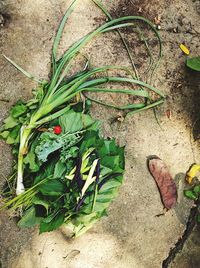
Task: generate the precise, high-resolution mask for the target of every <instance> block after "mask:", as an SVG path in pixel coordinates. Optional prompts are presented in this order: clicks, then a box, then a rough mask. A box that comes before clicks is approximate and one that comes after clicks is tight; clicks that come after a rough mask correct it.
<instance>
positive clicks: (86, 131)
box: [0, 0, 164, 236]
mask: <svg viewBox="0 0 200 268" xmlns="http://www.w3.org/2000/svg"><path fill="white" fill-rule="evenodd" d="M93 2H94V3H95V4H96V5H97V6H98V7H100V8H101V10H102V11H103V12H104V13H105V14H106V15H107V16H108V18H109V19H110V21H109V22H107V23H105V24H103V25H102V26H100V27H99V28H97V29H96V30H94V31H93V32H91V33H89V34H87V35H86V36H85V37H83V38H81V39H80V40H78V41H77V42H75V44H73V45H72V46H71V47H70V48H69V49H68V50H67V51H66V52H64V54H63V55H62V57H60V58H59V59H57V49H58V45H59V42H60V39H61V36H62V32H63V29H64V26H65V23H66V21H67V19H68V17H69V15H70V14H71V12H72V11H73V8H74V6H75V4H76V3H77V0H74V1H73V2H72V4H71V6H70V7H69V9H68V10H67V12H66V13H65V15H64V17H63V19H62V21H61V23H60V26H59V29H58V32H57V34H56V37H55V40H54V44H53V51H52V69H51V78H50V79H49V81H40V80H38V79H36V78H34V77H33V76H32V75H30V74H29V73H27V72H26V71H24V70H23V69H22V68H21V67H19V66H18V65H17V64H16V63H14V62H13V61H12V60H10V59H9V58H7V57H6V58H7V59H8V60H9V62H10V63H12V64H13V65H14V66H15V67H16V68H17V69H18V70H20V71H22V72H23V73H24V74H25V75H26V76H28V77H29V78H31V79H33V80H35V81H36V82H38V84H39V85H38V87H37V89H36V90H34V91H33V94H34V98H33V99H31V100H30V101H27V102H23V101H18V102H17V103H16V105H15V106H13V107H12V108H11V110H10V113H9V116H8V118H7V119H5V121H4V125H3V127H2V129H1V134H0V135H1V137H2V138H3V139H5V141H6V143H7V144H11V145H12V148H13V150H12V152H13V156H14V158H15V159H16V160H17V161H16V162H17V164H16V166H15V167H14V169H15V171H16V172H14V174H13V175H12V177H11V178H10V180H9V181H8V185H7V189H6V190H5V191H4V194H3V195H4V200H5V205H3V207H2V208H5V207H8V208H10V209H12V210H18V211H20V213H21V214H22V215H21V220H20V221H19V226H21V227H31V226H34V225H39V226H40V233H42V232H45V231H52V230H55V229H57V228H58V227H60V226H61V225H62V224H67V225H68V226H71V227H72V228H73V232H74V235H75V236H78V235H80V234H82V233H83V232H85V231H86V230H87V229H89V228H90V227H91V226H92V225H93V224H94V223H95V222H96V221H97V220H98V219H99V218H101V217H102V216H104V215H106V209H107V208H108V206H109V204H110V202H111V201H112V200H113V199H114V198H115V197H116V195H117V192H118V189H119V187H120V185H121V184H122V179H123V172H124V149H123V148H120V147H119V146H117V145H116V143H115V141H114V140H108V139H104V138H102V136H101V133H99V123H98V122H97V121H95V120H93V119H92V118H91V116H90V115H89V108H90V103H91V100H92V101H95V102H97V103H100V104H103V105H106V106H108V107H112V108H117V109H120V110H127V111H128V112H132V113H135V112H138V111H142V110H146V109H148V108H152V107H155V106H157V105H159V104H161V103H162V102H163V99H164V95H163V94H162V93H161V92H160V91H159V90H157V89H156V88H154V87H153V86H151V85H149V84H147V83H145V82H143V81H140V80H139V79H138V75H137V72H136V69H135V65H134V63H133V61H132V58H131V57H130V59H131V61H132V65H133V68H134V72H135V74H132V72H131V71H129V70H128V69H127V68H125V67H118V66H105V67H101V68H93V69H91V68H88V64H87V63H86V68H84V69H83V71H81V72H78V73H76V74H75V75H73V76H69V73H70V70H71V66H72V62H73V60H74V59H75V58H76V56H78V54H79V52H80V50H81V48H83V47H84V46H85V45H86V44H87V43H88V42H89V41H91V39H93V38H94V37H96V36H98V35H99V34H101V33H105V32H109V31H116V30H117V31H118V29H119V28H123V27H128V26H133V25H134V24H133V22H137V21H142V22H144V23H146V24H147V25H148V27H149V28H150V29H151V30H152V31H153V32H154V33H155V37H156V38H157V40H158V44H159V46H160V51H159V55H158V59H159V58H160V56H161V42H160V38H159V35H158V33H157V32H156V30H155V28H154V25H153V24H152V23H151V22H149V21H148V20H146V19H145V18H143V17H139V16H129V17H122V18H118V19H112V18H111V16H110V14H109V13H108V12H107V11H106V9H105V8H104V7H103V6H102V4H101V3H100V2H99V1H97V0H93ZM119 34H120V36H121V38H122V41H123V43H124V45H125V47H126V49H127V52H128V55H129V56H130V51H129V49H128V47H127V45H126V42H125V40H124V39H123V37H122V35H121V33H120V32H119ZM145 44H146V46H147V43H146V41H145ZM147 48H148V49H149V47H148V46H147ZM150 64H151V67H152V62H151V63H150ZM153 69H155V66H154V68H152V70H153ZM110 70H118V71H120V70H122V71H125V72H126V73H127V74H129V76H128V77H126V76H124V77H122V75H118V76H111V75H109V71H110ZM130 74H131V75H130ZM97 75H98V76H97ZM110 83H126V84H127V83H128V84H131V85H137V86H140V88H139V89H133V88H132V89H129V88H127V89H125V88H121V89H113V88H112V89H111V88H110V87H109V84H110ZM85 92H102V93H106V92H109V93H119V94H126V95H130V96H136V97H138V99H139V102H138V101H137V103H131V104H127V105H123V106H115V105H112V104H106V103H103V102H101V101H97V100H94V99H92V98H91V97H88V96H85V97H86V98H87V99H88V100H86V101H84V102H83V103H82V102H77V101H76V99H75V97H76V96H77V95H78V96H80V95H82V94H83V93H85ZM151 92H153V95H154V96H153V98H152V97H151V94H150V93H151ZM155 96H156V98H155ZM15 185H16V189H15ZM15 194H16V196H15Z"/></svg>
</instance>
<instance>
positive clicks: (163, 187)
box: [148, 156, 177, 209]
mask: <svg viewBox="0 0 200 268" xmlns="http://www.w3.org/2000/svg"><path fill="white" fill-rule="evenodd" d="M148 168H149V171H150V173H151V175H152V176H153V178H154V180H155V182H156V184H157V186H158V189H159V192H160V196H161V200H162V203H163V205H164V207H165V208H166V209H171V208H172V207H174V206H175V204H176V201H177V188H176V184H175V182H174V180H173V178H172V176H171V174H170V173H169V170H168V168H167V166H166V164H165V163H164V162H163V161H162V160H161V159H160V158H159V157H157V156H152V157H149V158H148Z"/></svg>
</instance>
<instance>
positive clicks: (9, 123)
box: [3, 115, 18, 129]
mask: <svg viewBox="0 0 200 268" xmlns="http://www.w3.org/2000/svg"><path fill="white" fill-rule="evenodd" d="M17 125H18V122H17V120H16V119H14V118H13V117H12V116H11V115H10V116H8V117H7V118H6V119H5V120H4V125H3V128H4V129H10V128H13V127H15V126H17Z"/></svg>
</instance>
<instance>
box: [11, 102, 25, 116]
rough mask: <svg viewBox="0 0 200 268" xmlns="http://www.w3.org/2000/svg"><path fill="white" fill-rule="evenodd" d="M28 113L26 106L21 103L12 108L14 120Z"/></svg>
mask: <svg viewBox="0 0 200 268" xmlns="http://www.w3.org/2000/svg"><path fill="white" fill-rule="evenodd" d="M26 111H27V107H26V105H24V104H23V103H22V102H21V101H19V102H17V103H16V105H15V106H13V107H12V108H11V115H12V117H13V118H18V117H19V116H20V115H22V114H24V113H25V112H26Z"/></svg>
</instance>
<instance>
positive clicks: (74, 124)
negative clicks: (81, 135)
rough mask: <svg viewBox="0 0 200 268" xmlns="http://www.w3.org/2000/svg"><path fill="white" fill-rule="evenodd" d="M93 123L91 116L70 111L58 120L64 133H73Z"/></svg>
mask: <svg viewBox="0 0 200 268" xmlns="http://www.w3.org/2000/svg"><path fill="white" fill-rule="evenodd" d="M94 122H95V121H94V120H93V119H92V118H91V116H89V115H87V114H83V113H77V112H75V111H73V110H70V111H69V112H67V113H66V114H64V115H62V116H61V117H60V118H59V124H60V125H61V127H62V129H63V131H64V133H74V132H77V131H80V130H82V129H86V128H87V127H89V126H91V125H92V124H93V123H94Z"/></svg>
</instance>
